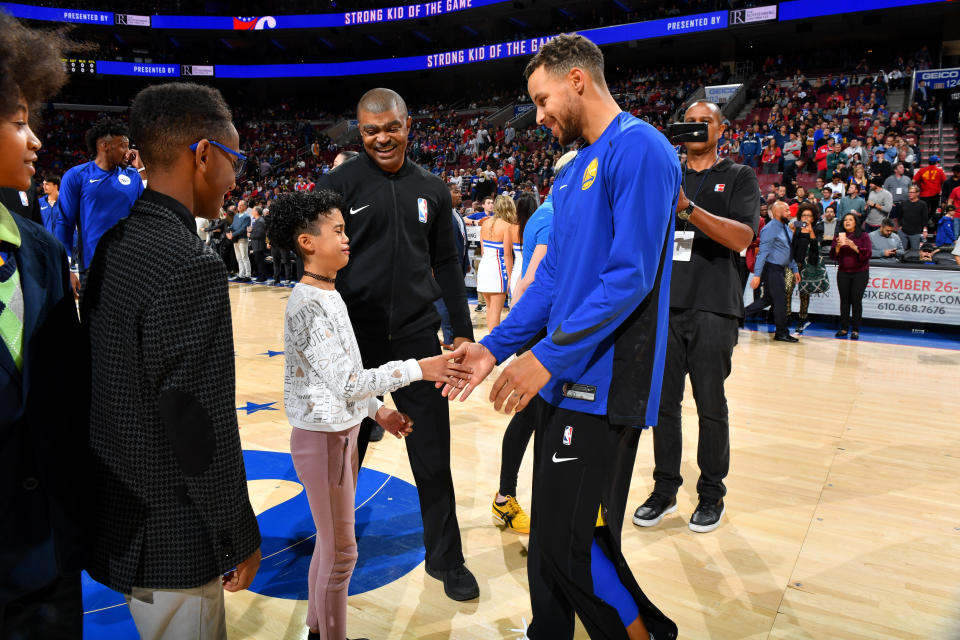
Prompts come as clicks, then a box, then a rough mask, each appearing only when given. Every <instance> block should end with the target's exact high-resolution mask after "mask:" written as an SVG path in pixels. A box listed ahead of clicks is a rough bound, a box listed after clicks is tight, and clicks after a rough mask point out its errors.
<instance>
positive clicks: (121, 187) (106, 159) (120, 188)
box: [54, 118, 145, 285]
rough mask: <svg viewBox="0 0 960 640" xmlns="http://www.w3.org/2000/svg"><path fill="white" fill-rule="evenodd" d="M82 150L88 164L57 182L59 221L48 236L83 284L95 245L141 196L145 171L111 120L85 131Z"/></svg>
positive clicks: (122, 130) (119, 125)
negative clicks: (66, 253) (69, 253)
mask: <svg viewBox="0 0 960 640" xmlns="http://www.w3.org/2000/svg"><path fill="white" fill-rule="evenodd" d="M87 149H88V150H89V152H90V155H92V156H94V159H93V160H90V161H88V162H84V163H83V164H79V165H77V166H75V167H71V168H70V169H68V170H67V172H66V173H65V174H64V175H63V179H62V180H61V181H60V216H59V218H58V219H57V224H56V227H55V230H54V233H55V234H56V236H57V237H58V238H60V241H61V242H62V243H63V244H64V245H65V246H68V247H73V246H74V236H75V235H76V236H78V237H77V242H76V247H77V253H76V255H75V256H73V260H74V262H75V263H76V265H77V267H78V269H79V273H80V278H79V279H80V284H81V285H82V284H83V283H84V282H85V281H86V279H87V270H88V269H89V268H90V263H91V262H92V261H93V256H94V252H95V251H96V249H97V243H99V242H100V238H101V237H102V236H103V234H104V233H106V232H107V230H108V229H109V228H110V227H112V226H113V225H115V224H116V223H117V221H119V220H121V219H123V218H125V217H127V214H129V213H130V207H131V206H132V205H133V203H134V202H136V201H137V198H139V197H140V195H141V194H142V193H143V189H144V183H143V180H142V178H141V174H142V173H143V172H144V171H145V169H144V166H143V163H142V162H141V160H140V153H139V152H138V151H136V150H133V149H130V139H129V137H127V127H126V125H125V124H123V122H121V121H120V120H117V119H116V118H103V119H101V120H100V121H98V122H97V123H96V124H94V125H93V127H91V128H90V130H89V131H87Z"/></svg>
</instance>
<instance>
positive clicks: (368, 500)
mask: <svg viewBox="0 0 960 640" xmlns="http://www.w3.org/2000/svg"><path fill="white" fill-rule="evenodd" d="M391 478H393V476H392V475H390V474H387V479H386V480H384V481H383V484H381V485H380V486H379V487H378V488H377V490H376V491H374V492H373V495H371V496H370V497H369V498H367V499H366V500H364V501H363V502H362V503H361V504H359V505H357V506H356V507H355V508H354V511H355V512H356V511H359V510H360V508H361V507H363V506H364V505H365V504H367V503H368V502H370V501H371V500H373V499H374V498H376V497H377V494H378V493H380V492H381V491H383V488H384V487H385V486H387V483H388V482H390V479H391ZM316 537H317V534H315V533H314V534H313V535H311V536H307V537H306V538H304V539H303V540H298V541H297V542H294V543H293V544H291V545H290V546H289V547H284V548H283V549H280V550H279V551H276V552H274V553H271V554H270V555H268V556H264V557H263V558H261V562H262V561H263V560H269V559H270V558H272V557H274V556H275V555H278V554H280V553H283V552H284V551H287V550H289V549H292V548H294V547H295V546H297V545H298V544H301V543H303V542H306V541H307V540H310V539H312V538H316ZM124 606H126V603H123V604H114V605H111V606H109V607H104V608H102V609H93V610H92V611H84V612H83V614H84V615H86V614H88V613H98V612H100V611H106V610H107V609H115V608H116V607H124Z"/></svg>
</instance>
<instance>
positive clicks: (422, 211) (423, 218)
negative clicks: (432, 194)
mask: <svg viewBox="0 0 960 640" xmlns="http://www.w3.org/2000/svg"><path fill="white" fill-rule="evenodd" d="M417 213H419V216H420V222H422V223H424V224H426V222H427V199H426V198H417Z"/></svg>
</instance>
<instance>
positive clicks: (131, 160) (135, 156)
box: [123, 149, 143, 169]
mask: <svg viewBox="0 0 960 640" xmlns="http://www.w3.org/2000/svg"><path fill="white" fill-rule="evenodd" d="M123 159H124V161H125V162H126V163H127V164H128V165H130V166H131V167H133V168H134V169H143V160H141V159H140V152H139V151H137V150H136V149H130V151H127V155H125V156H124V157H123Z"/></svg>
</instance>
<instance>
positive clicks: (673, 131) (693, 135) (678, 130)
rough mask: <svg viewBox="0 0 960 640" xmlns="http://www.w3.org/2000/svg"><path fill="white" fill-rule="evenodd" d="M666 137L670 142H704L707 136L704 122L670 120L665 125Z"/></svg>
mask: <svg viewBox="0 0 960 640" xmlns="http://www.w3.org/2000/svg"><path fill="white" fill-rule="evenodd" d="M667 138H668V139H669V140H670V143H671V144H681V143H683V142H706V141H707V139H708V138H709V133H708V132H707V123H706V122H671V123H670V124H668V125H667Z"/></svg>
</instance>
